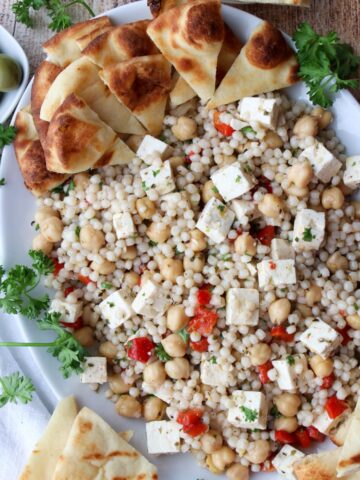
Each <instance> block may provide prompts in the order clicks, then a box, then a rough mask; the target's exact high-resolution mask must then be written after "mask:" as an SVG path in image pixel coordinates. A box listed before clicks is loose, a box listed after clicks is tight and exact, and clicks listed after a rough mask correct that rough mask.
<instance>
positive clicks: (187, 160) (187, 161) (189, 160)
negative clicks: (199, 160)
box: [184, 154, 191, 165]
mask: <svg viewBox="0 0 360 480" xmlns="http://www.w3.org/2000/svg"><path fill="white" fill-rule="evenodd" d="M184 163H185V165H190V163H191V158H190V154H189V155H186V156H185V160H184Z"/></svg>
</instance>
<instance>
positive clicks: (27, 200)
mask: <svg viewBox="0 0 360 480" xmlns="http://www.w3.org/2000/svg"><path fill="white" fill-rule="evenodd" d="M223 14H224V18H225V21H226V22H227V23H228V24H229V25H230V27H231V28H232V29H233V30H234V31H235V32H236V33H237V35H238V36H239V38H240V39H241V40H243V41H244V40H245V39H246V38H248V36H249V34H250V32H251V31H252V30H253V28H254V27H255V26H256V24H257V23H258V22H259V21H260V19H259V18H257V17H255V16H253V15H250V14H248V13H246V12H243V11H241V10H237V9H234V8H232V7H229V6H224V7H223ZM107 15H109V16H110V17H111V19H112V20H113V21H114V22H115V23H119V24H120V23H127V22H131V21H135V20H140V19H143V18H149V11H148V8H147V7H146V4H145V1H140V2H136V3H132V4H128V5H125V6H121V7H118V8H115V9H114V10H111V11H110V12H107ZM287 93H288V94H289V96H291V97H293V98H298V99H302V100H307V95H306V90H305V87H304V85H303V84H298V85H296V86H294V87H292V88H290V89H288V91H287ZM29 101H30V86H29V87H28V89H27V90H26V92H25V94H24V96H23V98H22V100H21V102H20V105H19V108H22V107H24V106H25V105H27V104H28V103H29ZM333 112H334V116H335V121H334V130H335V131H336V132H337V135H338V137H339V138H340V139H341V141H342V142H343V143H344V145H346V147H347V153H348V154H358V153H360V137H359V134H358V125H359V124H360V106H359V104H358V103H357V101H356V100H355V99H354V98H353V97H352V96H351V95H350V93H348V92H341V93H340V94H339V95H338V96H337V98H336V101H335V103H334V106H333ZM1 177H5V178H6V186H5V187H3V188H0V219H1V229H0V264H3V265H4V266H5V267H8V266H11V265H14V264H15V263H20V264H22V263H28V261H29V258H28V256H27V252H28V250H29V249H30V248H31V241H32V238H33V236H34V229H33V227H31V225H30V223H31V221H32V219H33V215H34V212H35V199H34V197H33V196H32V195H31V194H30V193H29V192H28V191H27V190H26V189H25V188H24V186H23V180H22V177H21V174H20V171H19V169H18V166H17V163H16V159H15V155H14V150H13V148H12V147H11V146H10V147H7V148H5V150H4V154H3V159H2V164H1V168H0V178H1ZM14 320H15V319H14ZM3 325H4V327H5V332H4V329H2V336H4V335H5V334H7V335H8V337H9V336H10V338H9V340H10V339H11V340H14V339H16V340H18V341H21V340H22V339H24V338H25V339H27V340H35V339H36V340H41V339H43V338H44V339H45V338H46V334H45V333H44V332H39V330H38V329H37V328H36V326H35V325H34V323H33V322H31V321H30V320H26V319H21V321H14V322H13V323H12V324H10V323H9V322H7V323H6V321H4V323H3ZM17 358H18V359H20V362H21V358H23V362H22V366H23V368H24V371H25V372H29V370H30V371H33V372H34V373H37V374H39V373H40V375H41V377H42V378H44V379H46V381H47V383H46V386H45V388H44V389H43V391H42V392H41V393H42V394H43V395H44V396H45V401H46V403H47V404H48V406H49V407H50V408H51V407H54V404H55V402H56V401H57V400H58V399H60V398H61V397H64V396H66V395H69V394H74V395H75V396H76V398H77V399H78V400H79V403H80V404H81V405H87V406H89V407H90V408H93V409H94V410H95V411H96V412H98V413H99V414H100V415H102V416H103V417H104V418H105V419H106V420H107V421H109V422H110V424H111V425H112V426H113V427H114V428H115V429H117V430H125V429H132V430H134V431H135V436H134V438H133V440H132V443H133V444H134V445H135V447H137V448H139V450H140V451H142V452H143V453H144V454H146V455H147V448H146V438H145V427H144V423H143V421H141V420H127V419H125V418H122V417H119V416H118V415H117V414H116V413H115V410H114V406H113V404H112V403H111V402H109V401H108V400H106V399H105V397H104V396H103V395H102V394H96V393H94V392H91V391H90V390H89V388H88V387H87V386H84V385H81V384H80V382H79V380H78V379H77V378H71V379H69V380H66V381H65V380H63V379H62V377H61V375H60V373H59V372H58V364H57V362H56V361H55V360H54V359H53V358H51V357H50V356H49V355H48V354H47V353H46V352H45V351H44V350H41V349H30V352H29V351H28V350H26V351H23V352H21V351H17ZM147 457H148V458H149V459H150V460H151V461H153V462H154V463H156V464H157V466H158V467H159V476H160V480H163V479H164V480H165V479H166V480H185V479H186V480H197V479H198V480H215V479H219V478H221V477H219V476H218V475H212V474H211V473H210V472H208V471H207V470H204V469H202V468H200V467H199V466H197V465H196V462H195V460H194V459H193V457H192V456H190V455H181V454H178V455H174V456H161V457H154V456H151V455H147ZM255 478H257V479H259V480H272V479H275V478H279V477H278V476H277V475H276V474H269V473H262V474H257V475H255Z"/></svg>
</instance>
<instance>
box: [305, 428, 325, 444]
mask: <svg viewBox="0 0 360 480" xmlns="http://www.w3.org/2000/svg"><path fill="white" fill-rule="evenodd" d="M306 430H307V432H308V434H309V437H310V438H312V439H313V440H315V441H316V442H323V441H324V440H325V435H324V434H323V433H321V432H319V430H318V429H317V428H316V427H313V426H312V425H310V427H307V429H306Z"/></svg>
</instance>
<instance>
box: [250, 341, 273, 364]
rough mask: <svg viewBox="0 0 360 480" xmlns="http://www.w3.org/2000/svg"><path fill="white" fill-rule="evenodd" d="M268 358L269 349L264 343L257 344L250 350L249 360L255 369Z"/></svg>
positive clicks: (269, 355) (269, 354)
mask: <svg viewBox="0 0 360 480" xmlns="http://www.w3.org/2000/svg"><path fill="white" fill-rule="evenodd" d="M270 357H271V348H270V347H269V345H267V344H266V343H257V344H256V345H254V346H253V347H251V348H250V360H251V363H252V364H253V365H254V366H255V367H257V366H259V365H263V364H264V363H266V362H267V361H268V360H269V359H270Z"/></svg>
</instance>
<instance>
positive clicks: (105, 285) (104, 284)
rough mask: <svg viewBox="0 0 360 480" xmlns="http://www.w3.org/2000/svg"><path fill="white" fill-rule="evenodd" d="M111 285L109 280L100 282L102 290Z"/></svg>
mask: <svg viewBox="0 0 360 480" xmlns="http://www.w3.org/2000/svg"><path fill="white" fill-rule="evenodd" d="M111 287H112V284H111V283H109V282H103V283H102V284H101V288H103V289H104V290H109V289H110V288H111Z"/></svg>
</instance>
